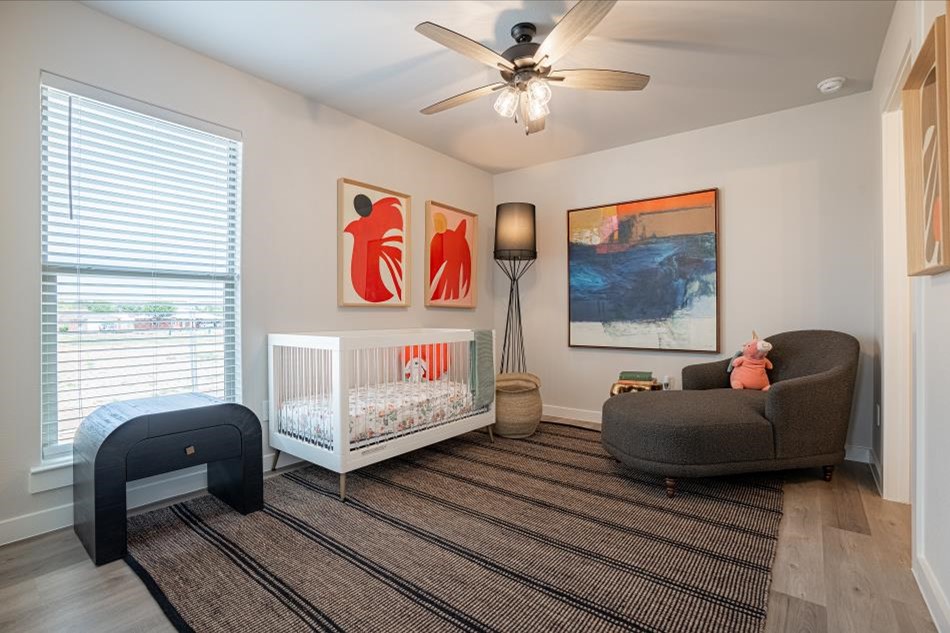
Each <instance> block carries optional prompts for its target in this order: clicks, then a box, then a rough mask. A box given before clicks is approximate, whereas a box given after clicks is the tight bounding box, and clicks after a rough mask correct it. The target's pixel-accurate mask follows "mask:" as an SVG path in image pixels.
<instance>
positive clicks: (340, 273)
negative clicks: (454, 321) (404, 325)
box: [337, 178, 411, 307]
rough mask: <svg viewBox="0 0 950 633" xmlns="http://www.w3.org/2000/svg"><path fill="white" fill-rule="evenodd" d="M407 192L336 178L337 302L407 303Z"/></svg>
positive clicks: (347, 304)
mask: <svg viewBox="0 0 950 633" xmlns="http://www.w3.org/2000/svg"><path fill="white" fill-rule="evenodd" d="M410 204H411V200H410V197H409V196H407V195H406V194H404V193H399V192H397V191H390V190H389V189H382V188H380V187H374V186H373V185H367V184H366V183H362V182H357V181H355V180H349V179H347V178H340V179H339V180H338V181H337V212H338V215H337V217H338V223H339V225H338V230H337V240H338V241H337V259H338V261H337V300H338V302H339V304H340V305H341V306H384V307H403V306H408V305H409V215H410Z"/></svg>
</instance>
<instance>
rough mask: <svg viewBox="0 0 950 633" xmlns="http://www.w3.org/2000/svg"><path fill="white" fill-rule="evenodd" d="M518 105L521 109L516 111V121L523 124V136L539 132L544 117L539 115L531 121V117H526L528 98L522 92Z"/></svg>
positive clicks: (541, 128) (542, 126)
mask: <svg viewBox="0 0 950 633" xmlns="http://www.w3.org/2000/svg"><path fill="white" fill-rule="evenodd" d="M519 105H520V108H521V109H520V111H519V113H518V116H519V117H520V119H519V121H518V122H519V123H520V124H521V125H522V126H524V133H525V136H528V135H530V134H534V133H535V132H540V131H541V130H543V129H544V119H545V118H546V117H541V118H540V119H537V120H536V121H532V120H531V119H529V118H528V99H527V97H526V96H525V95H524V93H522V96H521V102H520V104H519Z"/></svg>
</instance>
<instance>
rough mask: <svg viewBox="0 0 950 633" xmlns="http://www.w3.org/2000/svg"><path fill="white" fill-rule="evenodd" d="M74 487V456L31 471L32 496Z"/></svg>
mask: <svg viewBox="0 0 950 633" xmlns="http://www.w3.org/2000/svg"><path fill="white" fill-rule="evenodd" d="M72 485H73V458H72V456H70V457H62V458H60V459H56V460H52V461H48V462H44V463H42V464H40V465H39V466H34V467H33V468H31V469H30V494H37V493H40V492H47V491H49V490H56V489H58V488H68V487H70V486H72Z"/></svg>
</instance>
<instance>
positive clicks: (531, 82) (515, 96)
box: [416, 0, 650, 134]
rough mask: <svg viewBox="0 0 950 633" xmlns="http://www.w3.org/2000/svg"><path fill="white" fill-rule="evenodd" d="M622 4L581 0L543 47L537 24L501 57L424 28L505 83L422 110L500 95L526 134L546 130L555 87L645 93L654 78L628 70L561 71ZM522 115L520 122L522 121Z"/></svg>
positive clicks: (519, 33) (524, 28)
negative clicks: (565, 61) (577, 48)
mask: <svg viewBox="0 0 950 633" xmlns="http://www.w3.org/2000/svg"><path fill="white" fill-rule="evenodd" d="M614 4H616V0H581V1H580V2H578V3H577V4H575V5H574V7H573V8H572V9H571V10H570V11H568V13H567V15H565V16H564V17H563V18H561V21H560V22H558V23H557V24H556V25H555V26H554V29H553V30H552V31H551V33H550V34H549V35H548V36H547V37H546V38H544V41H542V42H541V43H540V44H537V43H535V42H532V41H531V40H532V39H533V38H534V36H535V34H536V33H537V29H536V28H535V26H534V24H531V23H529V22H520V23H518V24H516V25H514V26H513V27H512V28H511V36H512V37H513V38H514V39H515V42H516V44H515V45H514V46H512V47H510V48H509V49H507V50H506V51H504V52H503V53H501V54H499V53H496V52H495V51H493V50H491V49H490V48H488V47H486V46H483V45H482V44H479V43H478V42H476V41H474V40H471V39H469V38H467V37H465V36H464V35H460V34H458V33H456V32H455V31H451V30H449V29H447V28H445V27H444V26H439V25H438V24H433V23H432V22H423V23H422V24H419V25H418V26H416V30H417V31H418V32H419V33H422V34H423V35H425V36H426V37H428V38H429V39H431V40H434V41H435V42H438V43H439V44H441V45H443V46H445V47H447V48H451V49H452V50H453V51H455V52H457V53H461V54H462V55H465V56H466V57H470V58H472V59H474V60H475V61H478V62H481V63H483V64H486V65H488V66H491V67H492V68H496V69H498V70H499V71H500V72H501V78H502V79H503V81H499V82H496V83H493V84H489V85H487V86H482V87H480V88H474V89H472V90H468V91H466V92H463V93H461V94H457V95H455V96H454V97H449V98H448V99H444V100H442V101H439V102H438V103H434V104H432V105H430V106H429V107H427V108H423V109H422V110H421V112H422V114H435V113H436V112H442V111H444V110H448V109H449V108H454V107H455V106H459V105H462V104H463V103H468V102H469V101H473V100H475V99H478V98H479V97H482V96H484V95H487V94H491V93H493V92H498V93H499V94H498V97H497V98H496V99H495V111H496V112H498V114H500V115H501V116H503V117H509V118H510V117H513V116H514V117H515V121H516V122H519V123H521V124H522V125H524V132H525V134H534V133H535V132H540V131H541V130H543V129H544V120H545V118H546V117H547V115H548V114H550V109H549V108H548V102H549V101H550V100H551V87H550V86H551V85H552V84H553V85H556V86H564V87H565V88H576V89H579V90H643V88H644V87H645V86H646V85H647V82H649V81H650V76H649V75H641V74H640V73H631V72H627V71H623V70H603V69H598V68H576V69H566V70H555V69H553V68H552V66H553V65H554V63H555V62H557V61H558V60H559V59H560V58H561V57H563V56H564V55H565V54H566V53H567V52H568V51H569V50H570V49H571V48H573V47H574V46H575V45H576V44H577V43H579V42H580V41H581V40H583V39H584V38H585V37H587V35H588V34H589V33H590V32H591V31H592V30H594V27H595V26H597V25H598V24H599V23H600V21H601V20H603V19H604V17H606V16H607V14H608V13H609V12H610V10H611V9H612V8H613V6H614ZM516 113H517V116H516Z"/></svg>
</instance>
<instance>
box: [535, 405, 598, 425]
mask: <svg viewBox="0 0 950 633" xmlns="http://www.w3.org/2000/svg"><path fill="white" fill-rule="evenodd" d="M541 411H542V414H543V415H545V416H550V417H555V418H567V419H569V420H580V421H581V422H593V423H594V424H600V418H601V415H600V411H591V410H589V409H571V408H570V407H558V406H555V405H553V404H546V405H544V406H543V408H542V409H541Z"/></svg>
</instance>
